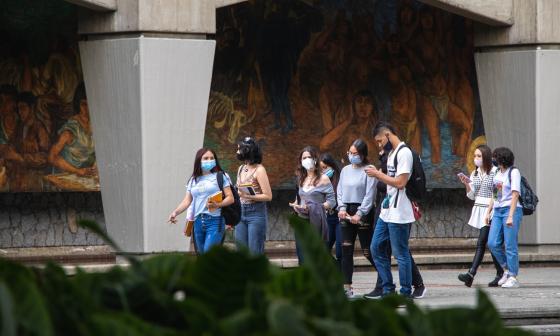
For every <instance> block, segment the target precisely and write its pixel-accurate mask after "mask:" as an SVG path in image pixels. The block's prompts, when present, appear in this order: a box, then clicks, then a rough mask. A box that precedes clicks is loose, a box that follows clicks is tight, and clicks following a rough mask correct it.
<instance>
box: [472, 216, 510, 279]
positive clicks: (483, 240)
mask: <svg viewBox="0 0 560 336" xmlns="http://www.w3.org/2000/svg"><path fill="white" fill-rule="evenodd" d="M489 232H490V226H488V225H486V226H484V227H482V228H481V229H480V234H479V235H478V240H477V242H476V252H475V253H474V258H473V262H472V265H471V269H470V270H469V273H470V274H471V275H472V276H475V275H476V271H477V270H478V266H480V263H482V259H483V258H484V253H486V244H487V243H488V234H489ZM490 255H491V256H492V261H493V262H494V267H495V268H496V276H499V277H501V276H502V275H503V274H504V269H503V268H502V266H500V263H499V262H498V260H496V257H494V255H493V254H492V253H490Z"/></svg>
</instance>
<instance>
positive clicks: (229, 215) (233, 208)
mask: <svg viewBox="0 0 560 336" xmlns="http://www.w3.org/2000/svg"><path fill="white" fill-rule="evenodd" d="M217 180H218V187H219V188H220V190H221V191H222V195H223V196H224V198H225V194H224V172H222V171H219V172H218V174H217ZM230 188H231V193H232V194H233V200H234V201H233V203H232V204H230V205H228V206H225V207H223V208H222V217H224V220H225V222H226V225H231V226H235V225H237V224H238V223H239V221H240V220H241V200H240V199H239V193H238V192H237V187H236V186H234V185H233V184H232V183H231V182H230Z"/></svg>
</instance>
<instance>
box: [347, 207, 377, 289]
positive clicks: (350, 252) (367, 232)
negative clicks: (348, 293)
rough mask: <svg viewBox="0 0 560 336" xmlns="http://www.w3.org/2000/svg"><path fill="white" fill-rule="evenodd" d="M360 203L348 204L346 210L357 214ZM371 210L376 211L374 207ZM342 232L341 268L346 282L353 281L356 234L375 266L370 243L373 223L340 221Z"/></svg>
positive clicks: (366, 254) (351, 213)
mask: <svg viewBox="0 0 560 336" xmlns="http://www.w3.org/2000/svg"><path fill="white" fill-rule="evenodd" d="M359 206H360V204H354V203H352V204H346V212H347V213H348V214H349V215H350V216H353V215H355V214H356V211H357V210H358V207H359ZM371 211H374V210H373V209H372V210H371ZM340 232H341V236H342V260H341V269H342V276H343V277H344V283H345V284H351V283H352V274H353V273H354V246H355V243H356V236H357V237H358V239H360V246H361V247H362V253H363V254H364V257H366V259H367V260H368V261H369V262H370V264H371V265H372V266H373V267H374V268H375V263H374V262H373V258H372V257H371V252H370V250H369V245H370V244H371V239H372V238H373V225H372V224H371V223H364V224H352V223H350V221H347V220H341V221H340Z"/></svg>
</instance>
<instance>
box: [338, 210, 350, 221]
mask: <svg viewBox="0 0 560 336" xmlns="http://www.w3.org/2000/svg"><path fill="white" fill-rule="evenodd" d="M346 216H348V213H347V212H346V210H340V211H339V212H338V219H342V220H346Z"/></svg>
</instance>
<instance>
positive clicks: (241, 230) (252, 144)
mask: <svg viewBox="0 0 560 336" xmlns="http://www.w3.org/2000/svg"><path fill="white" fill-rule="evenodd" d="M237 159H238V160H239V161H241V162H243V164H242V165H241V166H239V169H238V170H237V190H238V191H239V198H240V200H241V221H240V222H239V223H238V224H237V226H236V227H235V240H236V242H237V243H238V244H239V245H241V246H246V247H248V248H249V251H250V252H251V253H253V254H263V253H264V242H265V240H266V229H267V223H268V212H267V208H266V202H270V200H272V190H271V188H270V182H269V181H268V175H267V174H266V169H265V168H264V166H263V165H262V164H261V163H262V153H261V149H260V146H259V144H258V143H257V142H256V141H255V139H253V138H251V137H245V138H244V139H243V140H242V141H241V142H240V143H239V144H238V147H237Z"/></svg>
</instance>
